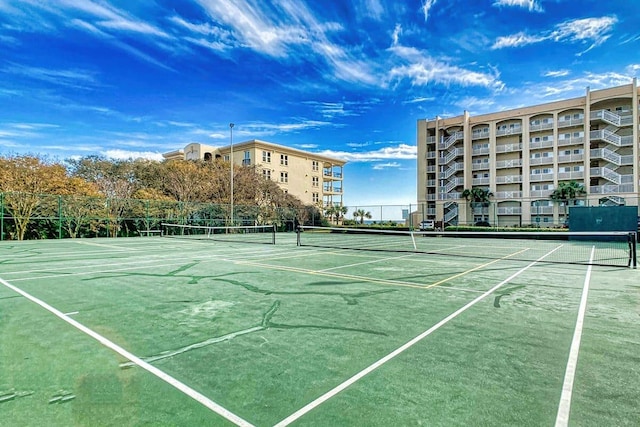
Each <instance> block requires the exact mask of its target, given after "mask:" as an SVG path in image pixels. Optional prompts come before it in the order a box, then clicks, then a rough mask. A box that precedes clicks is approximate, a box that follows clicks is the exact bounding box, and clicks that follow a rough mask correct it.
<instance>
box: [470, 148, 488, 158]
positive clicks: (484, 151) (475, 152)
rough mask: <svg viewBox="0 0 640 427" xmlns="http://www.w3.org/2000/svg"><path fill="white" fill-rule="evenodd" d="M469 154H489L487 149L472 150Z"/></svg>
mask: <svg viewBox="0 0 640 427" xmlns="http://www.w3.org/2000/svg"><path fill="white" fill-rule="evenodd" d="M471 154H473V155H474V156H479V155H482V154H489V147H482V148H473V149H472V151H471Z"/></svg>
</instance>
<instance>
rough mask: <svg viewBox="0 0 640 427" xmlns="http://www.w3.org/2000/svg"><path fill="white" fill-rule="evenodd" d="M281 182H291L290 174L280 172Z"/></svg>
mask: <svg viewBox="0 0 640 427" xmlns="http://www.w3.org/2000/svg"><path fill="white" fill-rule="evenodd" d="M280 182H289V173H288V172H280Z"/></svg>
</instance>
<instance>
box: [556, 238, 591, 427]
mask: <svg viewBox="0 0 640 427" xmlns="http://www.w3.org/2000/svg"><path fill="white" fill-rule="evenodd" d="M595 249H596V248H595V246H594V247H592V248H591V257H590V258H589V263H592V262H593V255H594V253H595ZM591 267H592V266H591V265H589V268H587V275H586V276H585V278H584V285H583V288H582V297H581V298H580V309H579V310H578V318H577V319H576V329H575V330H574V331H573V340H572V341H571V350H569V360H568V361H567V370H566V371H565V373H564V383H563V384H562V395H561V396H560V404H559V405H558V415H557V417H556V427H566V426H567V425H568V424H569V412H570V411H571V395H572V394H573V380H574V378H575V376H576V367H577V366H578V353H579V352H580V341H581V340H582V327H583V326H584V316H585V313H586V311H587V299H588V297H589V283H590V282H591Z"/></svg>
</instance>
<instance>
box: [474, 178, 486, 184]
mask: <svg viewBox="0 0 640 427" xmlns="http://www.w3.org/2000/svg"><path fill="white" fill-rule="evenodd" d="M471 184H472V185H489V178H473V180H472V181H471Z"/></svg>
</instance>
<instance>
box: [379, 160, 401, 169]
mask: <svg viewBox="0 0 640 427" xmlns="http://www.w3.org/2000/svg"><path fill="white" fill-rule="evenodd" d="M400 166H401V165H400V163H398V162H388V163H376V164H375V165H373V170H384V169H397V168H399V167H400Z"/></svg>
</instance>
